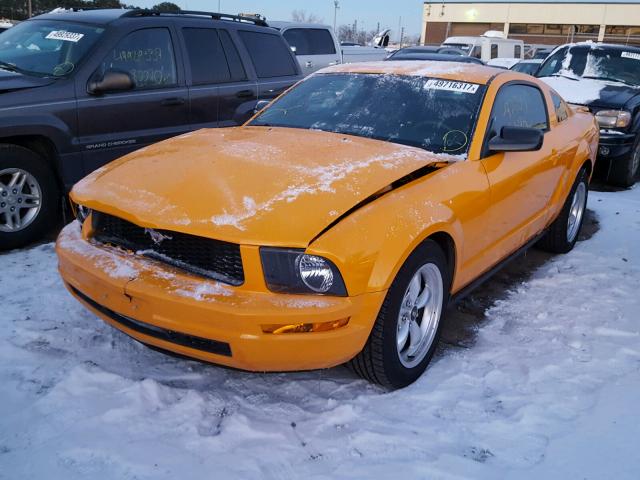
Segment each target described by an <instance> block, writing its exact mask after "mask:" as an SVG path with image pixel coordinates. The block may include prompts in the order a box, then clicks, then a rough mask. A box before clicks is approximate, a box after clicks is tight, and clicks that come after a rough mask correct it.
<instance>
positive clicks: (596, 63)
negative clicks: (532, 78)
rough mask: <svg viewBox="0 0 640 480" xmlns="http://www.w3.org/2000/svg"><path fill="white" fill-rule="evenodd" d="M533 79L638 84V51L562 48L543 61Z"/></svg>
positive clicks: (639, 71) (581, 46)
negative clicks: (592, 80)
mask: <svg viewBox="0 0 640 480" xmlns="http://www.w3.org/2000/svg"><path fill="white" fill-rule="evenodd" d="M537 76H538V77H552V76H564V77H570V78H578V77H581V78H594V79H598V80H608V81H612V82H619V83H625V84H628V85H640V51H638V50H632V49H629V50H623V49H618V48H607V47H606V46H600V45H593V46H590V45H579V46H574V47H565V48H561V49H560V50H558V51H557V52H556V53H554V54H553V55H551V56H550V57H549V58H548V59H547V60H546V61H545V62H544V64H543V65H542V66H541V67H540V70H539V72H538V75H537Z"/></svg>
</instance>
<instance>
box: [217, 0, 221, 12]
mask: <svg viewBox="0 0 640 480" xmlns="http://www.w3.org/2000/svg"><path fill="white" fill-rule="evenodd" d="M221 11H222V10H220V0H218V13H220V12H221Z"/></svg>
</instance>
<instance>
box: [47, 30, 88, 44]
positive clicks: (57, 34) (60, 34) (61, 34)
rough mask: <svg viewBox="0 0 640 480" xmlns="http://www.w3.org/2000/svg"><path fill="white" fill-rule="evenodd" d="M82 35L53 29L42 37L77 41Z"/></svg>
mask: <svg viewBox="0 0 640 480" xmlns="http://www.w3.org/2000/svg"><path fill="white" fill-rule="evenodd" d="M82 37H84V34H83V33H75V32H67V31H65V30H53V31H52V32H49V34H48V35H47V36H46V37H44V38H48V39H49V40H64V41H65V42H74V43H77V42H78V41H79V40H81V39H82Z"/></svg>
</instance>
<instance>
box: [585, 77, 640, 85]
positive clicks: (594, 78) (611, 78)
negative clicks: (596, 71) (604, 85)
mask: <svg viewBox="0 0 640 480" xmlns="http://www.w3.org/2000/svg"><path fill="white" fill-rule="evenodd" d="M582 78H590V79H593V80H604V81H607V82H616V83H624V84H625V85H629V86H632V87H637V86H638V85H634V84H633V83H630V82H627V81H625V80H620V79H619V78H613V77H596V76H594V75H585V76H583V77H582Z"/></svg>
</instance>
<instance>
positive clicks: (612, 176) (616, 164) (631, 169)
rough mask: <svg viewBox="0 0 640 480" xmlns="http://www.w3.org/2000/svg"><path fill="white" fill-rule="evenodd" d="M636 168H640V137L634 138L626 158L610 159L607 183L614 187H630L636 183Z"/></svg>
mask: <svg viewBox="0 0 640 480" xmlns="http://www.w3.org/2000/svg"><path fill="white" fill-rule="evenodd" d="M638 169H640V137H639V138H638V139H637V140H636V143H635V144H634V146H633V150H632V151H631V154H630V155H629V157H628V158H625V159H620V160H617V161H612V164H611V170H610V171H609V178H608V183H610V184H611V185H615V186H616V187H624V188H629V187H632V186H633V185H634V184H635V183H636V175H638Z"/></svg>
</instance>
